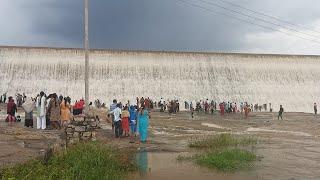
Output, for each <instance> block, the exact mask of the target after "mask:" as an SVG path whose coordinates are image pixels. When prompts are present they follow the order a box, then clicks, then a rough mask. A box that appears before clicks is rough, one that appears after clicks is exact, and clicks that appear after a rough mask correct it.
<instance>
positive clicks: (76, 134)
mask: <svg viewBox="0 0 320 180" xmlns="http://www.w3.org/2000/svg"><path fill="white" fill-rule="evenodd" d="M79 135H80V133H78V132H74V133H73V136H72V137H75V138H77V137H79Z"/></svg>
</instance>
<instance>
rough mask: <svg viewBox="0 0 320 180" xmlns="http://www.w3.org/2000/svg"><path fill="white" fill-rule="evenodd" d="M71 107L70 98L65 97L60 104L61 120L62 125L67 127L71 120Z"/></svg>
mask: <svg viewBox="0 0 320 180" xmlns="http://www.w3.org/2000/svg"><path fill="white" fill-rule="evenodd" d="M70 109H71V106H70V104H69V102H68V99H67V98H66V97H65V98H64V99H63V101H62V102H61V104H60V112H61V113H60V120H61V126H63V127H66V126H67V125H68V124H69V122H70Z"/></svg>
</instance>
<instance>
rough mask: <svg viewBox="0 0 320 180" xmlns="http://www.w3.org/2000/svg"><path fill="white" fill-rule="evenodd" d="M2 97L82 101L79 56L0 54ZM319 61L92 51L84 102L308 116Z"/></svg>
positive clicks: (318, 86)
mask: <svg viewBox="0 0 320 180" xmlns="http://www.w3.org/2000/svg"><path fill="white" fill-rule="evenodd" d="M0 78H1V80H0V94H3V93H4V92H8V95H11V96H13V95H14V94H15V93H17V92H18V93H23V92H25V93H26V95H33V96H34V95H36V94H37V93H39V92H40V91H45V92H46V93H47V94H49V93H53V92H56V93H57V94H58V95H59V94H63V95H69V96H70V97H72V98H73V100H76V99H79V98H82V97H84V52H83V51H82V50H81V49H55V48H27V47H0ZM319 80H320V56H291V55H259V54H228V53H183V52H180V53H179V52H148V51H112V50H92V51H91V52H90V100H91V101H93V100H94V99H97V98H98V99H101V100H102V101H103V102H107V103H108V104H109V102H111V100H112V99H113V98H117V99H119V100H122V101H127V100H131V101H133V100H134V99H135V97H137V96H139V97H141V96H143V97H150V98H152V99H155V100H159V99H160V98H161V97H163V98H165V99H173V98H176V99H179V100H180V101H181V102H184V101H195V100H200V99H206V98H209V99H213V100H216V101H235V102H244V101H247V102H249V103H253V104H254V103H259V104H264V103H272V106H273V109H275V110H278V108H279V105H280V104H282V105H283V106H284V109H285V111H299V112H312V111H313V103H314V102H319V100H320V98H319V95H320V83H319Z"/></svg>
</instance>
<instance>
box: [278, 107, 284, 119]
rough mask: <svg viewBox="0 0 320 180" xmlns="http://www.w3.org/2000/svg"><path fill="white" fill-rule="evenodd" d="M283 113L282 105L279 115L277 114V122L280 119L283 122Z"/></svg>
mask: <svg viewBox="0 0 320 180" xmlns="http://www.w3.org/2000/svg"><path fill="white" fill-rule="evenodd" d="M283 112H284V110H283V107H282V105H280V110H279V114H278V120H279V118H281V120H283V119H282V114H283Z"/></svg>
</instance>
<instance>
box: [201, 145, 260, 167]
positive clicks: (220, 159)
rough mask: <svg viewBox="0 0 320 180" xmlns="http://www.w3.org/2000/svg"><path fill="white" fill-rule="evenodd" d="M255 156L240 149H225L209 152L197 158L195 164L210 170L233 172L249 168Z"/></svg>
mask: <svg viewBox="0 0 320 180" xmlns="http://www.w3.org/2000/svg"><path fill="white" fill-rule="evenodd" d="M256 158H257V157H256V155H255V154H253V153H251V152H249V151H246V150H241V149H225V150H222V151H216V152H210V153H207V154H204V155H200V156H198V157H197V159H196V162H197V163H198V164H199V165H204V166H207V167H210V168H216V169H218V170H222V171H234V170H237V169H241V168H246V167H249V166H250V165H251V164H250V163H251V162H252V161H254V160H256Z"/></svg>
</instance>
